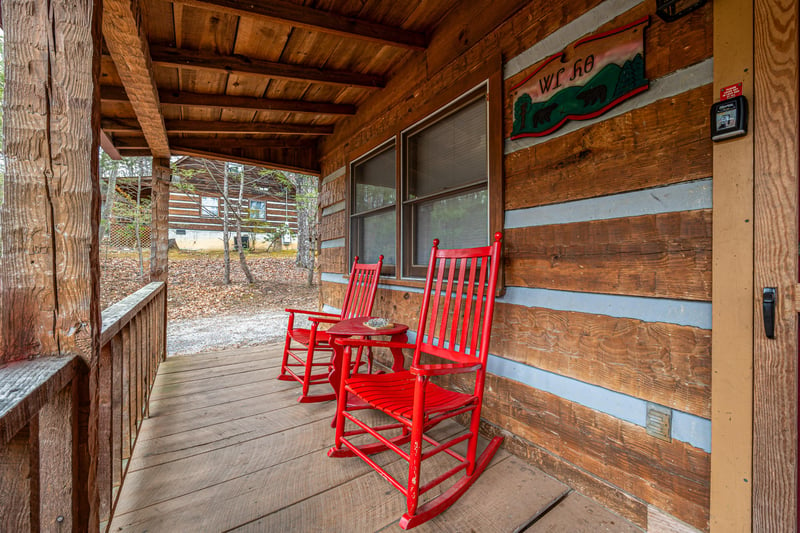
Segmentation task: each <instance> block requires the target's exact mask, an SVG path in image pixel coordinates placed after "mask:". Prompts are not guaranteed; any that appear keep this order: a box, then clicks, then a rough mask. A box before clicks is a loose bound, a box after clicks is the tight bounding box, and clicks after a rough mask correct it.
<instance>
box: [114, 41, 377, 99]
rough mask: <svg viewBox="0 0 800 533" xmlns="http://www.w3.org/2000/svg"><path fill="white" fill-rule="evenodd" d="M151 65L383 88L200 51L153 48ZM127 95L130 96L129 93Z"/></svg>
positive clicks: (346, 76)
mask: <svg viewBox="0 0 800 533" xmlns="http://www.w3.org/2000/svg"><path fill="white" fill-rule="evenodd" d="M150 56H151V57H152V58H153V63H156V64H158V65H166V66H173V67H190V68H195V69H204V70H212V71H215V72H225V73H237V74H252V75H256V76H265V77H268V78H280V79H287V80H301V81H309V82H315V83H326V84H330V85H344V86H346V87H364V88H370V89H377V88H381V87H384V86H385V85H386V79H385V78H384V77H383V76H378V75H376V74H362V73H360V72H345V71H341V70H330V69H325V68H315V67H306V66H302V65H290V64H287V63H276V62H274V61H264V60H261V59H252V58H248V57H245V56H241V55H230V56H225V55H219V54H212V53H210V52H202V51H199V50H186V49H183V48H181V49H178V48H171V47H169V46H158V45H153V46H151V47H150ZM128 94H129V95H130V93H128Z"/></svg>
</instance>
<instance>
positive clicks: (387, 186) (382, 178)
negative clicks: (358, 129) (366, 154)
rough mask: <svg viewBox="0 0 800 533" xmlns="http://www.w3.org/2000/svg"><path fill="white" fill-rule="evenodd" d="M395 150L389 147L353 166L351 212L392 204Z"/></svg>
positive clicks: (393, 198) (393, 196) (360, 211)
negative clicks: (353, 185) (353, 189)
mask: <svg viewBox="0 0 800 533" xmlns="http://www.w3.org/2000/svg"><path fill="white" fill-rule="evenodd" d="M395 166H396V165H395V150H394V148H391V149H389V150H386V151H383V152H381V153H379V154H378V155H376V156H373V157H371V158H370V159H368V160H366V161H364V162H362V163H359V164H358V165H355V166H354V167H353V181H354V183H355V191H354V195H353V196H354V197H353V200H354V201H353V206H354V207H353V212H354V213H362V212H364V211H369V210H371V209H377V208H379V207H384V206H387V205H392V204H394V201H395Z"/></svg>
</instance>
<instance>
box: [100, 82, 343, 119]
mask: <svg viewBox="0 0 800 533" xmlns="http://www.w3.org/2000/svg"><path fill="white" fill-rule="evenodd" d="M100 98H101V99H102V100H105V101H109V102H128V101H129V100H128V95H127V94H125V89H124V88H122V87H114V86H111V85H103V86H101V87H100ZM158 98H159V100H160V101H161V106H162V107H163V106H170V105H171V106H193V107H208V108H219V109H246V110H255V111H288V112H295V113H314V114H317V115H355V113H356V107H355V106H354V105H350V104H333V103H329V102H303V101H301V100H276V99H271V98H252V97H248V96H228V95H216V94H202V93H190V92H185V91H169V90H164V89H160V90H159V91H158Z"/></svg>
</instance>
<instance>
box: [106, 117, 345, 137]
mask: <svg viewBox="0 0 800 533" xmlns="http://www.w3.org/2000/svg"><path fill="white" fill-rule="evenodd" d="M101 124H102V128H103V129H104V130H105V131H107V132H112V133H131V132H138V131H139V130H140V128H139V125H138V124H137V123H136V121H135V120H133V119H126V118H114V119H111V118H106V119H103V121H102V123H101ZM165 125H166V129H167V131H168V132H169V133H240V134H248V133H275V134H293V135H298V134H299V135H330V134H332V133H333V126H314V125H307V124H280V123H270V122H226V121H210V120H168V121H166V123H165ZM145 137H146V135H145Z"/></svg>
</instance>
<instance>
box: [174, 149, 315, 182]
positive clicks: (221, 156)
mask: <svg viewBox="0 0 800 533" xmlns="http://www.w3.org/2000/svg"><path fill="white" fill-rule="evenodd" d="M172 152H173V153H174V154H176V155H189V156H193V157H202V158H204V159H213V160H215V161H226V162H228V161H230V162H232V163H242V164H245V165H256V166H259V167H266V168H275V169H278V170H288V171H290V172H299V173H301V174H310V175H312V176H319V175H320V170H319V169H318V168H304V167H299V166H293V165H287V164H285V163H278V162H275V161H266V160H260V159H251V158H248V157H242V156H238V155H234V154H226V153H222V152H215V151H211V150H197V149H194V148H190V147H187V146H179V145H176V146H173V147H172Z"/></svg>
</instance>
